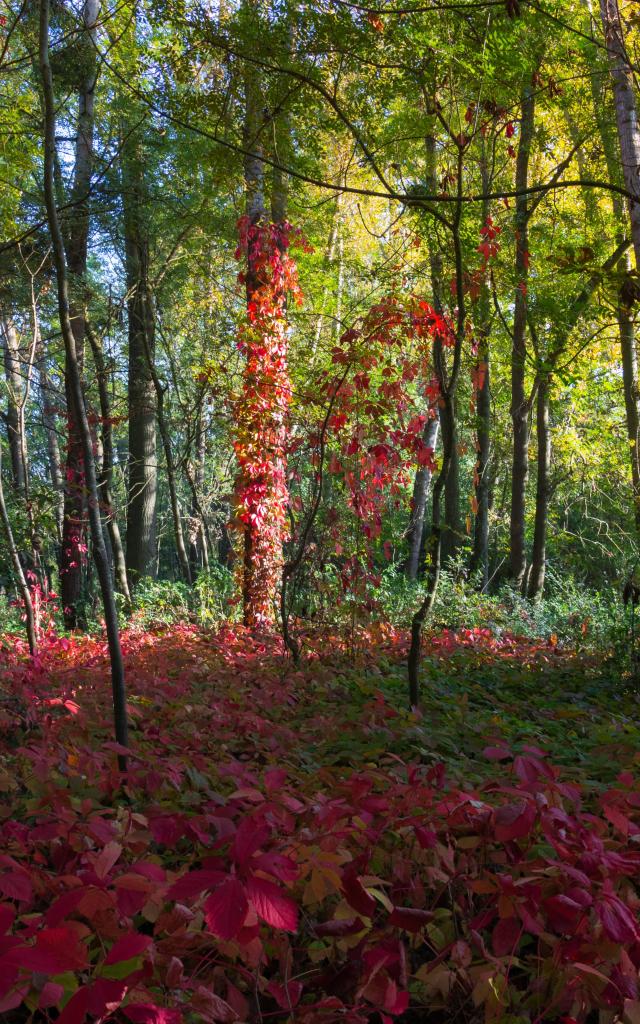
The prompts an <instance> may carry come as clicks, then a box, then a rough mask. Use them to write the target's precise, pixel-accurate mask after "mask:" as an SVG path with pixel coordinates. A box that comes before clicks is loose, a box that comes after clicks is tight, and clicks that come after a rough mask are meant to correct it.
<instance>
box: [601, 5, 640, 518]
mask: <svg viewBox="0 0 640 1024" xmlns="http://www.w3.org/2000/svg"><path fill="white" fill-rule="evenodd" d="M602 10H603V13H604V15H605V17H606V20H607V22H608V20H609V17H610V16H613V17H614V18H615V16H616V13H619V12H617V9H616V8H615V7H614V6H612V5H610V4H604V5H602ZM612 34H613V37H614V39H613V40H612V41H614V42H615V40H616V39H617V45H616V46H614V48H613V50H612V51H610V54H609V59H610V62H611V65H610V66H611V71H612V74H613V75H614V83H615V78H616V76H618V78H619V80H620V85H621V88H618V90H617V91H616V112H617V108H618V105H619V103H618V100H619V102H620V104H621V105H622V107H623V108H624V106H625V99H624V97H625V96H627V98H628V100H630V101H631V102H635V96H634V94H633V91H632V92H631V95H630V96H628V89H627V84H628V83H627V80H626V79H627V75H628V68H626V67H625V65H624V62H623V63H622V66H618V63H619V59H620V58H619V54H620V49H619V38H620V37H619V19H618V21H617V30H616V31H613V33H612V30H611V28H610V29H609V37H611V36H612ZM616 53H617V54H618V57H616ZM599 57H600V54H599V53H598V52H595V53H594V54H593V56H592V62H593V64H592V67H593V70H592V74H591V92H592V96H593V106H594V112H595V116H596V120H597V123H598V128H599V130H600V137H601V139H602V147H603V149H604V154H605V159H606V163H607V171H608V174H609V180H610V181H611V183H612V184H615V185H619V184H620V183H621V182H622V181H625V184H626V175H625V174H624V173H623V168H622V167H621V163H622V161H621V147H620V145H619V143H617V142H616V138H615V131H614V126H613V122H614V120H615V121H616V124H620V123H622V125H623V127H624V124H625V117H624V114H623V113H622V112H621V114H620V116H616V117H615V118H614V117H612V116H611V113H612V111H611V107H610V105H609V103H607V102H606V101H607V98H608V96H607V94H606V93H603V88H602V84H603V78H602V75H601V74H599V73H598V71H599V70H600V68H601V67H602V62H601V61H600V60H599V59H598V58H599ZM631 89H632V90H633V85H632V86H631ZM614 91H615V90H614ZM631 112H632V113H633V107H631ZM629 132H631V135H632V137H633V125H630V126H628V127H625V134H628V133H629ZM619 139H620V136H619V135H618V140H619ZM633 148H634V146H633V138H632V139H631V140H630V141H628V142H627V145H626V147H625V149H626V150H632V149H633ZM637 190H638V191H640V184H639V185H638V187H637ZM612 205H613V212H614V215H615V218H616V220H617V222H618V225H619V229H618V233H617V235H618V240H619V241H621V240H622V238H623V237H624V235H625V233H626V227H627V223H626V221H627V218H626V216H625V210H624V204H623V200H622V197H621V196H616V195H613V196H612ZM634 205H635V207H636V208H638V205H639V204H638V203H635V204H634ZM635 241H636V239H635V237H634V250H635V252H636V254H637V252H638V249H637V247H636V245H635ZM636 265H637V266H640V264H639V263H638V257H637V255H636ZM620 269H622V270H626V275H627V280H629V273H630V270H631V260H630V256H629V254H628V253H627V254H626V255H625V261H624V264H622V265H621V267H620ZM625 291H626V289H625V288H624V287H623V288H621V289H620V293H619V296H618V305H617V310H616V314H617V321H618V332H619V337H620V356H621V362H622V386H623V392H624V405H625V412H626V420H627V436H628V438H629V459H630V462H631V485H632V493H633V512H634V521H635V527H636V533H637V535H638V538H640V385H639V382H638V351H637V344H636V337H635V323H634V320H633V316H632V312H631V308H630V307H631V304H632V302H633V294H630V295H629V296H627V295H626V294H625Z"/></svg>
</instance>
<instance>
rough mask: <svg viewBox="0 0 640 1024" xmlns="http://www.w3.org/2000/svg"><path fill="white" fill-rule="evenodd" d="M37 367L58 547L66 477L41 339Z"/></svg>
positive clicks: (51, 386)
mask: <svg viewBox="0 0 640 1024" xmlns="http://www.w3.org/2000/svg"><path fill="white" fill-rule="evenodd" d="M36 365H37V368H38V381H39V390H40V403H41V412H42V424H43V426H44V430H45V434H46V438H47V455H48V459H49V476H50V478H51V485H52V487H53V490H54V492H55V496H56V511H55V515H56V537H57V542H58V546H60V545H61V544H62V533H63V528H64V475H63V472H62V460H61V458H60V444H59V442H58V424H57V422H56V412H55V407H54V405H53V400H52V399H53V392H54V388H53V384H52V382H51V379H50V377H49V371H48V369H47V354H46V352H45V348H44V344H43V342H42V338H41V337H40V338H39V340H38V350H37V357H36Z"/></svg>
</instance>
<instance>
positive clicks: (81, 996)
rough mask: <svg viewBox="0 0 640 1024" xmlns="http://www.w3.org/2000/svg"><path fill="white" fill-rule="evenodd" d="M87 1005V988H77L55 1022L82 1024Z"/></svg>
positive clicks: (59, 1023) (60, 1023)
mask: <svg viewBox="0 0 640 1024" xmlns="http://www.w3.org/2000/svg"><path fill="white" fill-rule="evenodd" d="M88 1006H89V989H88V988H79V989H78V991H77V992H74V994H73V995H72V996H71V999H70V1000H69V1002H68V1003H67V1005H66V1006H65V1008H64V1010H63V1011H62V1013H61V1014H60V1016H59V1017H58V1018H57V1021H56V1024H84V1020H85V1017H86V1016H87V1009H88Z"/></svg>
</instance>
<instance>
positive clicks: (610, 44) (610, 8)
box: [600, 0, 640, 269]
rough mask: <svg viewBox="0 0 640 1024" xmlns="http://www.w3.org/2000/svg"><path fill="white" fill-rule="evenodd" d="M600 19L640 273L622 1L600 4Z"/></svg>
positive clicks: (633, 125)
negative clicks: (621, 10)
mask: <svg viewBox="0 0 640 1024" xmlns="http://www.w3.org/2000/svg"><path fill="white" fill-rule="evenodd" d="M600 16H601V18H602V29H603V32H604V39H605V43H606V46H607V52H608V54H609V65H610V69H611V78H612V81H613V95H614V101H615V108H616V125H617V128H618V139H619V142H620V152H621V156H622V174H623V179H624V183H625V187H626V189H627V191H628V192H630V193H631V195H632V196H633V197H634V198H633V199H631V200H630V201H629V213H630V220H631V238H632V240H633V249H634V252H635V257H636V268H638V269H640V125H639V124H638V111H637V106H636V95H635V88H634V81H633V72H632V70H631V65H630V63H629V58H628V56H627V53H626V48H625V41H624V35H623V31H622V22H621V19H620V10H619V7H618V0H600Z"/></svg>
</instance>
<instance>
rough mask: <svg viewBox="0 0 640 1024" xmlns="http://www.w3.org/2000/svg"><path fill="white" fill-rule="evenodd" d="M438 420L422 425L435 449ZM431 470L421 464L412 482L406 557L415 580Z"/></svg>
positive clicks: (426, 440) (409, 575)
mask: <svg viewBox="0 0 640 1024" xmlns="http://www.w3.org/2000/svg"><path fill="white" fill-rule="evenodd" d="M439 430H440V420H439V418H438V417H437V416H433V417H432V418H430V419H428V420H427V422H426V423H425V426H424V431H423V434H422V441H423V443H424V444H425V445H426V446H427V448H432V449H433V450H434V451H435V448H436V445H437V443H438V432H439ZM431 476H432V474H431V470H430V469H428V468H427V467H426V466H421V467H420V468H419V469H418V470H417V471H416V475H415V480H414V482H413V496H412V499H411V519H410V520H409V529H408V538H409V557H408V559H407V570H406V571H407V578H408V579H410V580H415V579H417V577H418V572H419V570H420V555H421V552H422V547H423V541H424V520H425V515H426V511H427V501H428V499H429V490H430V487H431Z"/></svg>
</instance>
